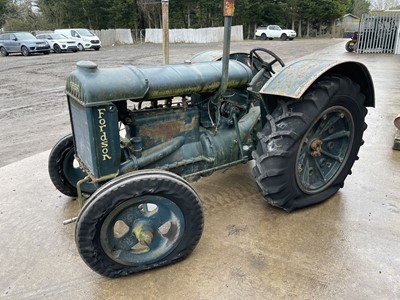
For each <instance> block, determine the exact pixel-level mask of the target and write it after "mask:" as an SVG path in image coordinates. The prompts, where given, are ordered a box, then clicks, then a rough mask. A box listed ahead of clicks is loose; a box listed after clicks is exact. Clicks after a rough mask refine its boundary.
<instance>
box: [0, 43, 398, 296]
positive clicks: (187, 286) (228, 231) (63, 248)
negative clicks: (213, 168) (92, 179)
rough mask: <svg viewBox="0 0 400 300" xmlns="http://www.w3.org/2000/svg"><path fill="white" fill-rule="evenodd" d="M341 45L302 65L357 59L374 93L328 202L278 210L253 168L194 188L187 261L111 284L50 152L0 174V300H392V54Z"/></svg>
mask: <svg viewBox="0 0 400 300" xmlns="http://www.w3.org/2000/svg"><path fill="white" fill-rule="evenodd" d="M345 42H346V41H345V40H343V41H339V42H338V44H337V45H335V46H333V47H329V48H327V49H324V50H322V51H320V52H316V53H315V54H314V55H312V56H311V57H315V58H321V57H326V58H331V59H350V60H357V61H361V62H363V63H364V64H366V66H367V67H368V68H369V70H370V72H371V74H372V78H373V80H374V83H375V89H376V108H373V109H370V110H369V113H368V115H367V119H366V122H367V124H368V129H367V130H366V132H365V134H364V140H365V144H364V146H363V147H362V148H361V150H360V153H359V157H360V159H359V160H358V161H357V162H356V163H355V165H354V167H353V174H352V175H351V176H349V177H348V178H347V180H346V182H345V186H344V188H343V189H341V190H340V191H339V192H338V193H337V194H336V195H335V196H334V197H332V198H331V199H329V200H328V201H325V202H324V203H322V204H320V205H316V206H313V207H310V208H306V209H302V210H298V211H295V212H293V213H290V214H288V213H286V212H284V211H282V210H279V209H276V208H273V207H271V206H268V205H267V204H265V203H264V201H263V200H262V197H261V195H260V194H259V193H258V192H257V190H256V186H255V183H254V180H253V178H252V176H251V174H250V170H251V163H248V164H246V165H239V166H236V167H233V168H230V169H227V170H224V171H220V172H217V173H215V174H214V175H212V176H211V177H208V178H205V179H202V180H201V181H199V182H197V183H195V184H194V185H193V186H194V187H195V189H196V191H197V192H198V193H199V195H200V198H201V199H202V203H203V205H204V209H205V227H204V232H203V236H202V238H201V240H200V243H199V245H198V246H197V248H196V249H195V251H194V252H193V253H192V255H190V256H189V257H188V258H187V259H186V260H184V261H182V262H180V263H178V264H175V265H171V266H168V267H163V268H159V269H155V270H151V271H147V272H143V273H139V274H137V275H132V276H128V277H125V278H119V279H109V278H104V277H101V276H100V275H98V274H96V273H94V272H93V271H91V270H90V269H89V268H88V267H87V266H86V265H85V263H84V262H83V261H82V260H81V258H80V256H79V254H78V252H77V249H76V247H75V241H74V225H66V226H64V225H63V224H62V221H63V220H65V219H68V218H70V217H73V216H75V215H76V214H77V213H78V204H77V201H73V200H72V199H70V198H68V197H66V196H63V195H61V194H60V193H59V192H58V191H57V190H56V189H55V188H54V187H53V185H52V184H51V182H50V179H49V178H48V174H47V158H48V155H49V151H46V152H43V153H40V154H37V155H34V156H32V157H29V158H27V159H24V160H21V161H18V162H16V163H12V164H9V165H7V166H4V167H2V168H0V177H1V180H0V181H1V189H0V197H1V202H0V237H1V239H0V247H1V251H0V262H1V269H0V298H5V299H123V298H132V299H133V298H135V299H286V298H288V299H289V298H290V299H292V298H294V299H296V298H298V299H400V284H399V283H400V251H399V240H400V200H399V187H400V177H399V175H398V172H399V170H400V151H394V150H392V145H393V138H394V134H395V127H394V125H393V120H394V118H395V117H396V116H397V115H398V114H399V113H400V55H397V56H394V55H388V54H385V55H380V54H362V55H360V54H356V53H346V52H344V44H345Z"/></svg>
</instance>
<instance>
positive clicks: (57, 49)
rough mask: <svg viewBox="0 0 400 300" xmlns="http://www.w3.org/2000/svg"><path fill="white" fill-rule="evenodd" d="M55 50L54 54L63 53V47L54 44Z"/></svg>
mask: <svg viewBox="0 0 400 300" xmlns="http://www.w3.org/2000/svg"><path fill="white" fill-rule="evenodd" d="M53 48H54V52H55V53H61V52H62V50H61V47H60V46H59V45H58V44H54V46H53Z"/></svg>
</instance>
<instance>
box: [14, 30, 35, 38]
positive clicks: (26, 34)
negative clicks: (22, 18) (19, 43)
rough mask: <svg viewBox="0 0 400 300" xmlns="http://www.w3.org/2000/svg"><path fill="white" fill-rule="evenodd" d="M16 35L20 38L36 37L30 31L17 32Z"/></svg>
mask: <svg viewBox="0 0 400 300" xmlns="http://www.w3.org/2000/svg"><path fill="white" fill-rule="evenodd" d="M14 35H15V36H16V37H17V39H19V40H35V39H36V38H35V37H34V36H33V35H32V34H30V33H29V32H16V33H14Z"/></svg>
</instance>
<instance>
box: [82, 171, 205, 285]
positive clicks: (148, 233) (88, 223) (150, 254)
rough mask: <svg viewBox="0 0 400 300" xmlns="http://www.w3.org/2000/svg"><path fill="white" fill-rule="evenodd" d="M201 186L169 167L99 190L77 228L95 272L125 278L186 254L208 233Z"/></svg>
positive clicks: (85, 256) (84, 254)
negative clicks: (199, 190)
mask: <svg viewBox="0 0 400 300" xmlns="http://www.w3.org/2000/svg"><path fill="white" fill-rule="evenodd" d="M203 220H204V216H203V209H202V206H201V203H200V199H199V197H198V195H197V193H196V192H195V190H194V189H193V188H192V187H191V186H190V185H189V184H188V183H187V182H186V181H185V180H183V179H182V178H181V177H179V176H177V175H175V174H172V173H170V172H166V171H160V170H143V171H137V172H132V173H129V174H126V175H124V176H121V177H118V178H116V179H114V180H112V181H110V182H108V183H107V184H105V185H103V186H102V187H101V188H100V189H98V190H97V191H96V192H95V193H94V194H93V195H92V196H91V197H90V198H89V199H88V201H87V203H86V205H85V206H84V207H83V209H82V211H81V213H80V215H79V217H78V220H77V225H76V229H75V240H76V244H77V248H78V251H79V254H80V255H81V257H82V259H83V260H84V261H85V263H86V264H87V265H88V266H89V267H90V268H91V269H92V270H94V271H95V272H97V273H99V274H101V275H103V276H107V277H119V276H124V275H129V274H132V273H136V272H140V271H143V270H148V269H152V268H156V267H160V266H164V265H168V264H172V263H176V262H178V261H181V260H183V259H184V258H186V257H187V256H188V255H189V254H190V253H191V252H192V251H193V250H194V248H195V247H196V245H197V243H198V242H199V240H200V237H201V234H202V231H203Z"/></svg>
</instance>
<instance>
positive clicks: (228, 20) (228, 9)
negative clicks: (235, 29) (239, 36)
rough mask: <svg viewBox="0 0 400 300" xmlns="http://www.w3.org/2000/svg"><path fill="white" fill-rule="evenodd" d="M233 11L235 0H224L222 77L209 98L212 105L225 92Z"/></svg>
mask: <svg viewBox="0 0 400 300" xmlns="http://www.w3.org/2000/svg"><path fill="white" fill-rule="evenodd" d="M234 12H235V0H224V20H225V21H224V22H225V24H224V50H223V56H222V78H221V86H220V88H219V89H218V91H217V93H216V94H215V95H214V96H213V97H212V98H211V102H212V103H213V104H214V105H218V104H220V102H221V98H222V95H223V94H225V92H226V89H227V87H228V73H229V55H230V52H231V32H232V17H233V15H234Z"/></svg>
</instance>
